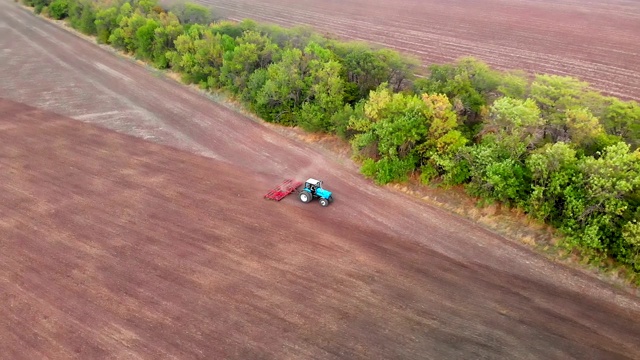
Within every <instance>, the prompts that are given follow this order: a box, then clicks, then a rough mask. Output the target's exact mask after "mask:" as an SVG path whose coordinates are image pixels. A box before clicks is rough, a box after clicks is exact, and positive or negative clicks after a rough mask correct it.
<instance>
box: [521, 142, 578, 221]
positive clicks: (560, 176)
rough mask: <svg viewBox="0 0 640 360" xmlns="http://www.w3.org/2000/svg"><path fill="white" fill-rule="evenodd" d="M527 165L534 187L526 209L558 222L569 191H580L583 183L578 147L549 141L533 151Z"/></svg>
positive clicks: (561, 216)
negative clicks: (574, 147)
mask: <svg viewBox="0 0 640 360" xmlns="http://www.w3.org/2000/svg"><path fill="white" fill-rule="evenodd" d="M526 165H527V168H528V169H529V171H530V173H531V187H532V192H531V197H530V198H529V201H528V206H527V210H528V211H529V213H530V214H532V215H533V216H534V217H536V218H538V219H541V220H545V221H548V222H550V223H552V224H554V225H556V226H559V225H560V224H561V223H562V220H563V218H564V217H565V216H566V215H565V213H564V212H565V206H566V205H565V204H566V201H565V199H566V194H575V193H579V192H580V190H581V189H582V187H583V185H584V178H583V175H582V173H581V172H580V171H579V169H578V158H577V157H576V151H575V150H574V149H573V148H572V147H571V146H570V145H569V144H567V143H563V142H558V143H555V144H547V145H545V147H544V148H541V149H539V150H538V151H536V152H535V153H533V154H531V156H530V157H529V158H528V159H527V161H526Z"/></svg>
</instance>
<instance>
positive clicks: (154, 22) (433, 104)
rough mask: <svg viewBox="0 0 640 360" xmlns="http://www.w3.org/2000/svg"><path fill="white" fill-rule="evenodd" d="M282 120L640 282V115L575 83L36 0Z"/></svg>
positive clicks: (77, 2)
mask: <svg viewBox="0 0 640 360" xmlns="http://www.w3.org/2000/svg"><path fill="white" fill-rule="evenodd" d="M23 1H24V3H25V4H26V5H29V6H33V7H34V8H35V11H36V12H38V13H40V12H42V13H44V14H45V15H47V16H49V17H52V18H54V19H66V20H67V21H68V22H69V23H70V24H71V26H73V27H74V28H76V29H78V30H80V31H81V32H83V33H85V34H88V35H94V36H96V37H97V40H98V41H99V42H100V43H105V44H110V45H111V46H113V47H115V48H117V49H120V50H122V51H124V52H127V53H130V54H133V55H135V56H136V57H137V58H139V59H142V60H145V61H147V62H149V63H151V64H153V66H155V67H156V68H158V69H171V70H172V71H176V72H178V73H180V74H181V75H182V77H183V80H184V81H185V82H188V83H195V84H198V85H199V86H200V87H202V88H204V89H209V90H213V91H225V92H227V93H229V94H232V95H233V96H234V97H236V98H237V99H240V100H242V101H243V102H244V103H245V104H246V106H247V107H248V108H250V109H251V110H252V111H253V112H255V113H256V114H257V115H259V116H260V117H262V118H263V119H264V120H266V121H269V122H275V123H279V124H283V125H289V126H300V127H302V128H304V129H305V130H307V131H313V132H325V133H333V134H337V135H339V136H340V137H342V138H344V139H346V140H348V141H349V142H350V144H351V145H352V147H353V154H354V156H355V157H356V158H358V159H359V160H360V161H361V162H362V167H361V171H362V173H363V174H364V175H365V176H368V177H370V178H372V179H374V180H375V181H376V182H377V183H379V184H384V183H389V182H395V181H406V180H407V179H409V178H410V177H414V176H415V177H419V179H420V180H421V181H422V182H423V183H425V184H437V185H441V186H463V187H464V188H465V189H466V191H467V192H468V193H469V194H471V195H472V196H475V197H478V198H480V199H483V200H486V201H497V202H501V203H503V204H507V205H509V206H514V207H518V208H521V209H523V210H524V211H526V212H527V213H528V214H530V215H531V216H533V217H535V218H537V219H540V220H543V221H544V222H546V223H548V224H551V225H553V226H554V227H556V228H557V229H559V230H560V231H561V232H562V233H563V234H564V235H565V240H564V241H563V244H564V245H566V246H568V247H570V248H579V249H581V251H583V252H584V253H585V254H587V255H588V256H590V257H591V258H592V259H594V260H598V261H600V260H604V259H606V258H614V259H616V260H617V261H618V262H620V263H623V264H626V265H628V268H630V269H633V271H635V272H636V273H638V274H640V223H639V222H638V220H639V219H640V150H638V147H639V145H640V105H638V103H637V102H634V101H623V100H620V99H618V98H615V97H610V96H604V95H602V94H600V93H599V92H596V91H593V90H592V89H591V88H590V86H589V84H588V83H585V82H582V81H580V80H578V79H575V78H572V77H567V76H556V75H547V74H536V75H534V76H529V75H527V74H526V73H524V72H521V71H503V72H501V71H496V70H494V69H491V68H490V67H488V66H487V65H486V64H485V63H483V62H481V61H478V60H477V59H474V58H471V57H468V58H462V59H459V60H458V61H456V62H455V63H452V64H443V65H438V64H433V65H430V66H428V67H427V68H428V72H427V74H426V76H424V77H421V78H416V76H415V74H416V73H417V72H418V71H419V68H420V65H421V64H420V62H419V61H418V60H416V59H415V58H412V57H409V56H407V55H400V54H399V53H398V52H395V51H392V50H389V49H385V48H374V47H372V46H370V45H368V44H366V43H360V42H344V41H339V40H335V39H330V38H327V37H324V36H320V35H319V34H317V33H315V32H313V31H312V30H310V29H309V28H306V27H295V28H292V29H285V28H282V27H279V26H275V25H265V24H259V23H256V22H253V21H251V20H244V21H242V22H230V21H224V20H218V19H215V18H214V16H212V14H211V12H210V10H209V9H208V8H205V7H203V6H200V5H195V4H190V3H186V4H181V5H177V6H174V7H173V8H170V9H165V8H163V7H162V6H160V5H158V3H157V2H156V1H155V0H133V1H131V0H130V1H123V0H104V1H100V2H93V1H88V0H53V1H51V0H23Z"/></svg>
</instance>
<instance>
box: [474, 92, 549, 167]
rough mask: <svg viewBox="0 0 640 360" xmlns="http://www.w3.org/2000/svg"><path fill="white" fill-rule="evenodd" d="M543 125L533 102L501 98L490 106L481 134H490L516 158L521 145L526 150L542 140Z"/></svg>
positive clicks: (542, 120)
mask: <svg viewBox="0 0 640 360" xmlns="http://www.w3.org/2000/svg"><path fill="white" fill-rule="evenodd" d="M544 124H545V122H544V119H543V118H542V117H541V116H540V110H539V109H538V107H537V106H536V103H535V102H534V101H533V100H531V99H527V100H519V99H512V98H508V97H502V98H500V99H498V100H496V101H495V102H494V103H493V105H492V106H491V109H490V113H489V117H488V118H487V120H486V122H485V123H484V127H483V130H482V132H483V133H492V134H493V136H494V137H495V139H496V140H497V141H498V142H500V143H502V144H503V146H504V147H505V148H508V149H512V151H511V153H512V156H513V157H516V156H519V154H520V153H521V151H522V149H521V148H522V145H524V146H525V147H526V148H528V149H533V148H535V147H536V145H537V144H538V143H539V142H540V141H541V139H542V135H543V129H544Z"/></svg>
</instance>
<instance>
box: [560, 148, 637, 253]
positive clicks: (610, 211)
mask: <svg viewBox="0 0 640 360" xmlns="http://www.w3.org/2000/svg"><path fill="white" fill-rule="evenodd" d="M579 168H580V171H581V172H582V173H583V175H584V178H585V182H584V192H583V194H582V197H579V198H577V199H573V200H574V201H573V202H571V203H570V205H571V207H570V209H569V210H570V212H571V213H570V214H569V215H570V216H568V219H566V221H565V226H564V228H565V230H569V233H570V234H571V235H572V236H571V237H570V240H571V242H570V244H571V245H582V246H584V247H586V248H587V249H591V250H594V251H596V252H597V253H600V254H607V253H609V252H610V251H611V250H613V249H616V248H618V249H617V251H614V253H613V255H614V256H615V255H619V254H620V249H619V248H620V247H621V246H622V247H624V246H623V245H621V239H622V227H623V226H624V224H625V222H626V221H628V219H630V218H631V217H632V216H633V214H635V213H636V208H634V206H633V205H632V202H631V199H632V196H637V195H638V192H639V191H640V152H639V151H635V152H630V148H629V145H627V144H625V143H622V142H620V143H618V144H615V145H612V146H609V147H607V148H606V149H604V151H603V154H602V156H600V157H598V158H597V159H596V158H593V157H590V156H589V157H585V158H584V160H583V161H582V162H581V163H580V164H579ZM636 207H637V205H636Z"/></svg>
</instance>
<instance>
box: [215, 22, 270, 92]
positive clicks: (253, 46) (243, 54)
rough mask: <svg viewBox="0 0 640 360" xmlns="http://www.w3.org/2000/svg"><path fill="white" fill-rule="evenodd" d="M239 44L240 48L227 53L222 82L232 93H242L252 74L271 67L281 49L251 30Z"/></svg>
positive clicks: (239, 39)
mask: <svg viewBox="0 0 640 360" xmlns="http://www.w3.org/2000/svg"><path fill="white" fill-rule="evenodd" d="M237 43H238V46H236V47H235V48H234V49H233V50H232V51H229V52H226V53H225V56H224V60H223V64H222V68H221V69H220V81H221V83H222V84H223V86H225V87H226V88H228V89H229V90H231V91H232V92H234V93H242V92H243V91H244V90H245V88H246V86H247V82H248V80H249V77H250V76H251V74H252V73H253V72H254V71H256V70H257V69H262V68H266V67H267V66H269V65H270V64H271V63H272V62H273V61H274V59H275V58H276V56H277V54H278V52H279V48H278V46H277V45H276V44H274V43H272V42H271V40H270V39H269V38H268V37H266V36H264V35H262V34H260V33H258V32H256V31H251V30H249V31H245V33H244V34H243V35H242V37H240V38H238V40H237Z"/></svg>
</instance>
